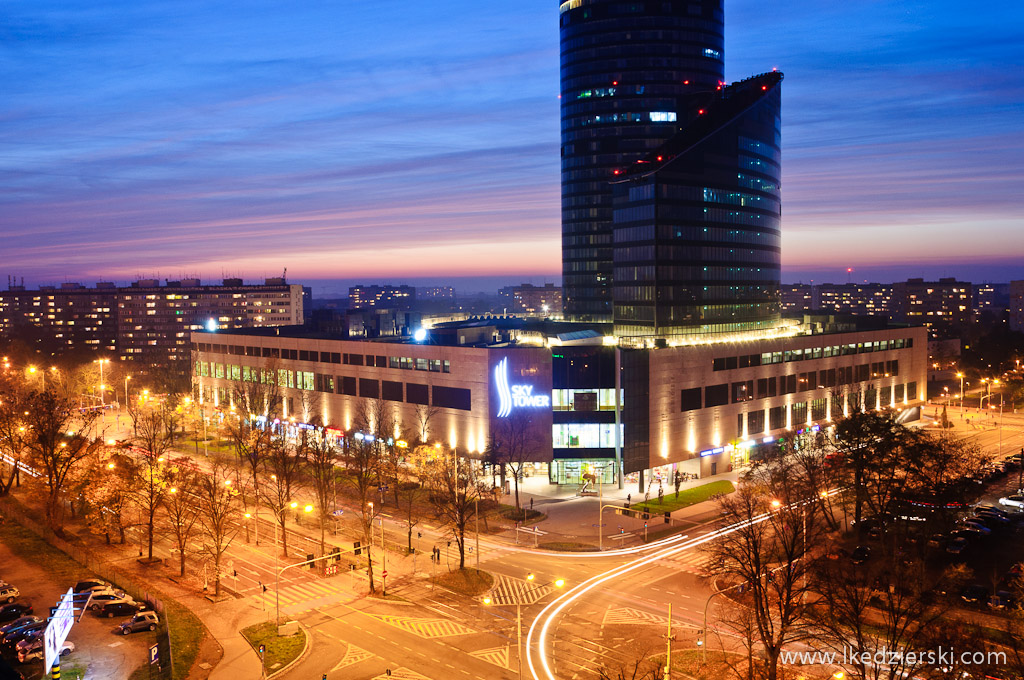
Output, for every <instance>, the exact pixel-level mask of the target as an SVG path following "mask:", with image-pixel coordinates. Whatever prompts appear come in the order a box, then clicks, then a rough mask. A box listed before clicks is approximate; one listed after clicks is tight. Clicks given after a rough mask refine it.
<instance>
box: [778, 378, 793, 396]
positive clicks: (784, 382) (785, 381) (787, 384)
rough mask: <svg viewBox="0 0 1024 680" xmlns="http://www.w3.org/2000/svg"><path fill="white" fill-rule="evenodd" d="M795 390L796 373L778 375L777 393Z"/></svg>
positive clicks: (789, 392)
mask: <svg viewBox="0 0 1024 680" xmlns="http://www.w3.org/2000/svg"><path fill="white" fill-rule="evenodd" d="M794 392H796V374H793V375H780V376H779V394H793V393H794Z"/></svg>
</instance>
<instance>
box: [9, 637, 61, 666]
mask: <svg viewBox="0 0 1024 680" xmlns="http://www.w3.org/2000/svg"><path fill="white" fill-rule="evenodd" d="M73 651H75V643H74V642H72V641H71V640H65V641H64V644H63V645H61V648H60V655H61V656H67V655H68V654H70V653H71V652H73ZM42 658H43V638H42V636H40V638H39V639H38V640H36V641H35V642H34V643H33V645H32V646H31V648H29V647H26V648H25V649H24V650H22V649H19V650H18V662H19V663H28V662H29V661H35V660H36V659H42Z"/></svg>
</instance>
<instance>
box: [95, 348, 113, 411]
mask: <svg viewBox="0 0 1024 680" xmlns="http://www.w3.org/2000/svg"><path fill="white" fill-rule="evenodd" d="M96 363H97V364H99V365H100V406H103V404H104V403H105V402H104V395H103V393H104V391H106V387H107V386H106V385H104V384H103V364H109V363H110V359H96Z"/></svg>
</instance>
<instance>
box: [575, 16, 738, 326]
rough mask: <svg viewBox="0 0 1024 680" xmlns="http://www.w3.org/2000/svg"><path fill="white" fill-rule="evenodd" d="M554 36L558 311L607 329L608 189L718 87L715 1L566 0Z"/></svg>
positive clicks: (720, 25)
mask: <svg viewBox="0 0 1024 680" xmlns="http://www.w3.org/2000/svg"><path fill="white" fill-rule="evenodd" d="M560 29H561V93H562V95H561V119H562V148H561V153H562V277H563V278H562V282H563V291H564V293H563V296H564V297H563V306H564V310H565V313H566V315H567V316H568V317H570V318H575V319H579V320H586V321H611V319H612V282H613V267H614V264H613V257H612V251H613V229H612V188H611V185H610V184H609V182H610V180H612V179H613V178H614V177H615V176H616V173H617V172H620V171H621V168H623V167H624V166H627V165H629V164H632V163H635V162H636V161H637V160H639V159H642V158H643V157H645V156H646V155H647V154H648V153H649V152H650V151H651V150H653V149H656V148H658V147H660V146H661V145H662V144H663V143H664V142H665V141H666V140H668V139H670V138H671V137H672V136H673V135H675V133H676V132H677V130H678V129H679V128H678V125H679V122H680V121H684V120H685V118H684V116H683V115H681V114H680V113H679V108H680V100H681V99H686V98H694V97H697V98H700V97H708V96H709V93H712V96H713V93H715V92H716V91H717V88H719V87H720V85H721V84H722V81H723V78H724V71H723V54H724V18H723V10H722V0H659V1H658V2H636V1H631V2H626V1H622V0H566V1H563V2H561V3H560ZM750 155H751V157H752V158H756V157H757V156H756V155H755V154H753V153H751V154H750Z"/></svg>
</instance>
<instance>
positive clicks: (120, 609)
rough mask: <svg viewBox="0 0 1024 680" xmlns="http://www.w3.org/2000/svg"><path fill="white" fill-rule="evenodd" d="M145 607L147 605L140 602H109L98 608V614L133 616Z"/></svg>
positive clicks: (112, 616) (111, 616)
mask: <svg viewBox="0 0 1024 680" xmlns="http://www.w3.org/2000/svg"><path fill="white" fill-rule="evenodd" d="M143 609H146V605H145V604H141V603H139V602H108V603H107V604H105V605H103V606H102V607H100V608H99V609H98V610H96V615H97V616H106V617H107V618H108V619H112V618H114V617H115V616H132V615H134V614H135V613H136V612H140V611H142V610H143Z"/></svg>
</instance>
